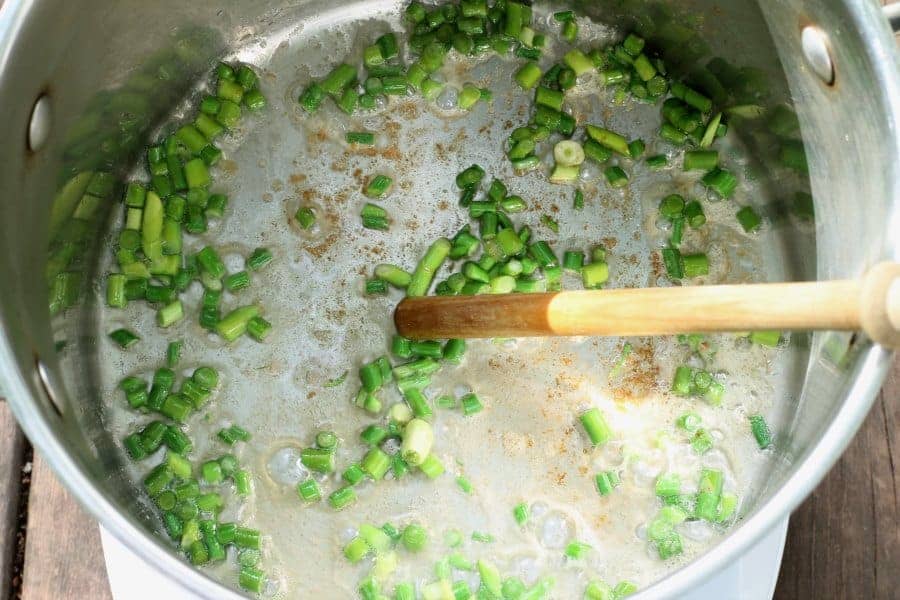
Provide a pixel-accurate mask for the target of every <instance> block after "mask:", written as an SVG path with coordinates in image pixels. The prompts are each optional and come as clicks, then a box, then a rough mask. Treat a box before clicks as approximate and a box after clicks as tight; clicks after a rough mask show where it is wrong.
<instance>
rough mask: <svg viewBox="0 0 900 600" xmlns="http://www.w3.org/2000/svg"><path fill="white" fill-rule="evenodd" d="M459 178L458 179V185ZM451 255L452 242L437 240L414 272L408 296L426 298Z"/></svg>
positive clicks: (407, 289)
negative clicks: (438, 273)
mask: <svg viewBox="0 0 900 600" xmlns="http://www.w3.org/2000/svg"><path fill="white" fill-rule="evenodd" d="M458 180H459V178H457V183H458ZM449 253H450V240H448V239H446V238H440V239H438V240H436V241H435V242H434V243H433V244H432V245H431V246H430V247H429V248H428V250H427V251H426V252H425V256H423V257H422V260H420V261H419V264H418V265H417V266H416V269H415V271H414V272H413V275H412V278H411V280H410V283H409V286H408V287H407V288H406V295H407V296H410V297H415V296H424V295H425V294H427V293H428V288H430V287H431V282H432V280H433V279H434V274H435V272H436V271H437V270H438V269H439V268H440V266H441V265H442V264H443V262H444V260H446V258H447V255H448V254H449Z"/></svg>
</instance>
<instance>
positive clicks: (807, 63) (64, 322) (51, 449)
mask: <svg viewBox="0 0 900 600" xmlns="http://www.w3.org/2000/svg"><path fill="white" fill-rule="evenodd" d="M328 4H329V3H327V2H320V1H318V0H310V1H306V2H297V3H293V4H290V5H281V4H280V3H277V2H275V3H272V4H271V5H266V6H262V5H259V4H258V3H242V2H237V1H231V2H225V3H221V2H219V3H204V2H193V3H184V2H171V1H169V0H163V1H162V2H156V3H146V2H138V1H136V0H123V1H121V2H116V3H113V4H108V3H103V2H93V1H90V2H79V3H65V2H55V1H51V0H41V1H38V2H25V1H19V0H7V1H6V2H5V3H4V4H3V5H2V8H0V98H2V100H3V106H4V108H5V115H4V119H3V122H2V125H0V128H2V131H3V135H2V139H4V140H6V142H5V148H4V152H3V160H2V161H0V192H2V198H3V201H2V202H0V247H2V251H0V278H2V281H4V282H5V285H4V292H3V294H2V296H0V332H2V335H0V379H2V380H3V381H4V383H5V385H6V391H7V394H8V396H9V400H10V402H11V405H12V408H13V410H14V412H15V413H16V415H17V417H18V419H19V421H20V423H21V424H22V426H23V428H24V429H25V432H26V433H27V435H28V437H29V438H30V439H31V441H32V442H33V443H34V444H35V446H36V447H37V448H38V450H39V451H40V452H41V453H42V455H43V456H44V457H45V458H46V459H47V461H48V462H49V463H50V464H51V466H52V467H53V468H54V470H55V471H56V473H57V474H58V475H59V476H60V478H61V479H62V480H63V481H64V482H65V483H66V485H67V486H68V487H69V489H70V490H71V491H72V492H73V493H74V494H75V495H76V497H78V499H79V500H80V501H81V503H82V504H83V505H84V506H85V507H86V508H87V509H88V510H90V511H91V512H92V513H93V514H94V515H95V516H96V517H97V518H98V520H99V521H100V522H101V523H102V524H103V525H104V526H105V527H106V528H107V529H108V530H110V531H111V532H112V533H113V534H114V535H115V536H116V537H118V538H119V539H120V540H121V541H122V542H124V543H125V544H126V545H127V546H128V547H130V548H131V549H132V550H133V551H134V552H135V553H136V554H138V555H139V556H141V557H142V558H143V559H144V560H146V561H147V562H149V563H151V564H154V565H156V566H157V567H158V568H159V569H160V571H161V572H163V573H165V574H166V575H167V576H169V577H172V578H174V579H176V580H179V581H181V582H183V583H184V585H185V586H186V587H188V588H189V589H190V590H192V591H193V592H195V593H197V594H200V595H202V596H205V597H210V598H232V597H237V595H236V594H235V593H234V592H232V591H230V590H227V589H226V588H224V587H222V586H221V585H220V584H218V583H217V582H214V581H213V580H211V579H209V578H208V577H206V576H205V575H203V574H202V573H199V572H197V571H194V570H193V569H191V568H190V567H189V566H187V565H186V564H184V563H183V562H182V561H181V560H180V559H179V558H178V557H176V556H175V555H174V554H173V553H172V551H171V550H170V548H168V547H167V546H166V545H165V544H163V543H161V542H160V541H159V540H158V539H157V538H156V537H155V536H154V532H155V530H156V525H155V524H154V523H153V521H152V519H151V513H150V510H149V509H148V507H147V505H146V504H145V502H144V500H143V497H142V495H141V493H140V491H139V490H137V489H136V488H134V487H133V486H132V485H131V483H130V482H129V479H128V477H127V476H126V475H125V471H124V469H123V466H122V464H121V459H120V456H121V454H120V452H118V451H117V450H115V441H114V440H113V439H111V437H110V435H109V434H108V432H107V431H106V429H105V427H104V411H103V407H102V403H101V402H100V401H99V399H98V392H97V388H96V385H97V384H96V372H95V366H92V365H96V362H92V361H91V360H88V357H90V356H91V355H92V353H94V352H96V344H95V340H94V335H95V330H94V329H92V325H93V324H94V323H93V319H94V316H92V315H93V312H92V309H93V308H94V307H93V306H92V304H91V300H90V299H89V297H88V299H85V300H84V302H82V303H80V304H78V306H75V307H73V308H70V309H69V310H68V311H64V310H61V309H63V308H65V307H66V305H68V304H70V303H72V304H75V303H76V302H75V301H76V300H77V299H72V298H68V299H66V298H56V299H55V300H54V302H55V304H52V305H51V306H52V309H53V312H54V313H55V314H52V315H51V312H48V308H47V306H48V303H47V301H46V298H47V297H48V293H52V282H53V276H55V275H56V274H57V273H58V272H59V271H60V270H61V269H63V268H66V269H68V270H69V271H72V272H76V273H80V276H81V277H82V278H83V281H84V286H85V287H86V288H90V287H91V286H92V285H93V284H94V281H95V279H96V275H97V262H98V261H97V258H96V257H97V247H96V246H97V244H94V243H91V242H92V240H96V239H99V238H100V237H101V236H99V235H94V234H95V233H96V232H99V231H101V230H102V228H103V227H104V223H105V221H106V219H105V216H106V215H107V213H108V210H107V209H108V205H100V206H99V207H97V210H96V211H95V212H96V214H91V215H88V218H86V219H85V223H87V224H88V225H86V226H91V227H93V228H94V229H91V230H89V231H87V232H82V235H81V237H80V239H81V240H82V241H83V242H84V243H80V244H77V245H74V247H73V245H72V244H63V245H62V247H63V248H65V252H60V248H61V246H60V244H59V243H58V242H59V239H58V236H59V235H60V225H61V221H62V219H65V218H66V217H67V216H68V214H69V213H71V210H72V208H73V205H72V203H71V202H69V200H71V199H73V198H74V199H75V200H77V199H78V198H80V196H81V193H82V192H83V191H84V188H85V186H87V185H92V184H91V181H90V180H91V178H92V177H94V175H95V173H96V172H97V171H103V172H110V173H121V172H123V171H124V170H126V169H127V168H128V166H129V165H130V164H131V163H132V162H133V160H134V157H135V155H136V153H137V151H138V149H139V148H140V146H141V144H142V143H143V141H144V140H145V139H146V138H147V135H148V133H149V131H150V130H152V129H153V127H154V126H155V125H156V124H157V122H158V121H159V120H160V119H161V118H162V116H163V113H165V112H167V111H168V109H169V107H170V106H172V105H173V104H174V103H177V101H178V100H179V99H181V98H183V97H185V96H186V95H187V94H188V92H189V90H190V88H191V86H192V84H193V81H195V79H196V77H197V76H198V74H199V73H201V72H202V71H203V70H204V69H205V68H206V67H207V66H208V64H209V63H210V61H211V60H213V59H214V58H215V57H216V56H219V55H221V54H222V53H225V52H227V51H228V50H229V48H231V47H232V45H233V44H240V43H245V42H246V40H248V39H252V38H255V37H266V36H267V35H268V33H269V32H270V31H273V30H275V29H276V28H277V26H282V25H284V24H285V23H290V22H298V23H299V22H302V21H304V20H305V19H309V18H311V17H313V16H316V17H317V18H328V16H329V15H332V16H333V15H335V14H337V13H340V14H341V15H343V18H346V16H347V15H365V14H368V13H369V12H370V11H373V10H375V8H374V7H375V4H374V3H362V2H360V3H357V4H345V5H340V6H334V5H331V6H329V5H328ZM387 4H393V3H378V5H377V6H378V8H379V9H383V8H384V7H385V6H383V5H387ZM575 4H576V5H577V7H578V8H579V9H581V10H583V11H585V12H587V13H589V14H592V15H594V16H596V17H597V18H598V19H608V20H610V21H611V22H617V23H621V22H627V23H630V24H632V25H634V26H636V27H638V28H639V29H642V30H643V31H644V32H646V34H647V35H649V36H650V37H653V35H654V34H656V35H658V36H662V37H663V38H664V37H665V35H664V34H665V33H666V32H664V31H663V28H662V27H657V25H658V24H659V21H658V18H659V17H661V16H662V15H668V17H667V22H668V23H670V24H671V23H680V22H683V21H680V20H679V16H680V15H685V14H689V15H693V18H691V19H690V20H689V21H686V22H689V23H691V24H692V26H691V27H690V28H688V27H685V26H683V25H682V26H680V29H678V31H679V32H684V31H685V30H687V32H688V34H691V36H690V39H691V40H693V41H694V42H696V43H697V44H698V45H695V46H691V44H683V47H681V48H680V49H679V50H680V57H679V58H680V59H681V61H682V65H683V66H684V67H685V68H689V67H690V66H691V64H692V61H693V60H694V59H695V58H699V57H700V56H703V55H704V54H705V47H706V48H712V49H714V51H715V52H716V53H717V54H720V55H722V56H725V57H726V58H729V59H732V60H735V61H737V62H738V63H739V64H755V65H758V66H764V67H766V68H769V69H771V68H772V67H775V66H777V65H778V64H779V61H780V65H781V67H783V71H784V77H785V79H786V82H787V84H788V85H789V92H790V96H791V97H792V98H793V100H794V102H795V106H796V110H797V113H798V115H799V119H800V124H801V128H802V134H803V138H804V143H805V146H806V152H807V156H808V161H809V169H810V174H811V187H812V192H813V195H814V197H815V209H816V229H815V231H816V239H815V251H814V255H815V260H814V261H813V260H812V258H811V257H812V256H813V250H812V244H811V243H810V241H809V240H798V241H797V242H796V244H795V246H793V252H794V253H795V258H796V260H795V263H796V264H795V265H793V266H792V268H791V269H788V271H789V272H790V273H792V274H793V275H794V276H795V277H797V278H816V277H818V278H820V279H826V278H838V277H848V276H854V275H858V274H860V273H861V272H862V271H864V270H865V268H866V267H867V266H869V265H872V264H874V263H876V262H878V261H880V260H886V259H890V260H895V261H896V260H900V239H898V237H897V232H898V231H900V200H898V199H900V167H898V164H900V137H898V135H897V130H898V125H900V72H898V65H900V60H898V54H897V50H896V47H895V45H894V40H893V37H892V35H891V32H890V30H889V28H888V26H887V24H886V22H885V19H884V17H883V15H882V14H881V12H880V10H879V8H878V7H877V6H876V5H875V3H873V2H855V1H852V0H846V1H838V0H832V1H824V0H821V1H820V0H784V1H782V2H765V3H761V5H760V6H756V5H753V4H750V3H745V2H731V3H722V4H720V3H712V2H705V1H701V0H697V1H694V2H690V3H684V2H679V3H671V6H666V5H661V4H659V3H656V2H643V1H641V0H633V1H629V2H624V3H623V2H602V1H599V2H576V3H575ZM673 27H674V26H673ZM692 30H695V31H694V33H693V34H692V33H691V32H692ZM668 32H669V33H670V34H671V33H672V30H671V27H670V29H669V30H668ZM672 39H674V38H672ZM670 41H671V40H670ZM704 45H706V46H705V47H704ZM676 49H677V48H675V47H674V45H673V48H671V50H673V51H674V50H676ZM693 50H697V55H696V56H695V55H694V54H693ZM779 81H782V83H783V80H779ZM779 85H781V84H779V83H778V82H776V83H775V87H776V88H777V87H779ZM150 89H152V90H153V94H152V95H147V94H146V92H147V91H149V90H150ZM787 93H788V89H787V88H785V89H781V90H779V89H776V90H774V91H773V96H775V97H779V96H780V95H784V96H787ZM148 98H149V102H148ZM123 111H124V112H127V113H128V114H129V115H130V116H131V118H130V119H128V120H127V122H125V121H123V120H121V119H112V118H109V116H110V115H117V116H121V115H122V114H123ZM110 124H112V126H110ZM85 173H86V175H85ZM101 179H102V178H101ZM94 185H97V186H98V187H100V188H102V186H103V181H95V182H94ZM79 186H80V187H79ZM101 192H102V190H101ZM101 192H98V197H102V196H103V193H101ZM48 215H49V218H48ZM85 240H86V242H85ZM48 247H50V248H51V253H50V255H49V258H48V253H47V248H48ZM813 263H814V264H813ZM60 264H62V266H60ZM46 274H49V275H50V277H45V276H44V275H46ZM88 296H90V295H88ZM63 339H65V340H67V343H68V344H69V345H70V348H71V347H72V346H74V347H75V348H76V349H77V352H74V353H70V354H74V356H73V357H70V358H68V359H67V360H65V361H61V360H59V359H58V358H57V350H58V348H57V346H56V343H57V342H59V341H60V340H63ZM799 339H800V340H801V343H803V342H802V340H804V339H805V338H803V337H801V338H799ZM807 341H808V349H807V351H808V352H807V354H808V360H806V363H805V365H804V367H805V368H804V369H802V370H801V372H800V373H799V374H798V377H797V380H796V381H795V382H794V384H795V385H794V389H795V391H796V393H795V394H793V395H792V396H793V397H792V401H791V403H790V406H785V407H784V410H786V411H790V415H791V416H790V420H789V422H790V427H789V434H788V436H787V438H788V439H789V442H788V443H786V444H785V445H783V447H781V449H780V451H781V453H782V455H781V458H782V459H783V460H782V461H780V462H779V463H778V466H777V468H776V469H775V470H774V471H773V472H772V474H771V476H770V477H769V479H768V481H767V482H766V484H765V486H764V487H763V489H761V490H759V491H758V494H757V496H756V497H755V498H753V499H751V501H750V502H749V504H748V505H747V506H746V507H745V514H744V516H743V519H742V521H741V522H740V523H739V524H738V525H737V526H735V528H734V529H733V530H732V531H731V533H730V534H729V535H728V536H727V537H726V538H725V539H723V540H722V541H721V542H720V543H719V544H717V545H716V546H715V547H713V548H712V549H711V550H710V551H708V552H707V553H706V554H704V555H703V556H702V557H700V558H699V559H697V560H696V561H694V562H693V563H691V564H690V565H689V566H687V567H685V568H683V569H681V570H679V571H677V572H675V573H673V574H671V575H670V576H669V577H667V578H666V579H665V580H663V581H660V582H658V583H656V584H655V585H653V586H652V587H651V588H649V589H647V590H646V591H645V592H644V593H643V594H642V596H641V597H648V598H649V597H663V596H669V597H672V596H677V595H679V594H680V593H681V592H682V591H684V590H686V589H688V588H690V587H692V586H694V585H696V584H697V583H698V582H700V581H701V580H703V579H704V578H706V577H708V576H709V575H710V574H711V573H713V572H715V571H717V570H718V569H720V568H722V566H723V565H726V564H728V563H730V562H732V561H733V560H735V558H736V557H737V556H738V555H740V553H741V552H742V551H743V550H744V549H746V548H747V547H748V546H749V545H751V544H752V543H753V542H754V541H755V540H756V539H758V538H759V537H760V536H761V535H762V534H763V533H764V532H766V531H767V530H768V529H769V528H770V527H771V526H772V525H773V524H774V523H775V522H777V521H778V520H780V519H782V518H783V517H784V515H786V514H787V513H788V512H790V511H791V510H792V509H793V508H794V507H796V506H797V504H798V503H799V502H800V501H801V500H802V499H803V498H804V497H805V496H806V495H807V494H808V493H809V492H810V491H811V490H812V488H813V487H814V486H815V485H816V484H817V483H818V482H819V480H820V479H821V478H822V477H823V476H824V474H825V473H826V471H827V470H828V469H829V467H830V466H831V465H832V464H833V463H834V461H835V460H836V459H837V457H838V455H839V454H840V452H841V451H842V450H843V449H844V447H845V446H846V445H847V443H848V442H849V440H850V438H851V436H852V435H853V433H854V432H855V431H856V429H857V428H858V427H859V425H860V423H861V422H862V419H863V418H864V416H865V414H866V412H867V411H868V409H869V406H870V405H871V403H872V400H873V398H874V395H875V393H876V391H877V390H878V388H879V386H880V383H881V381H882V378H883V376H884V374H885V372H886V370H887V368H888V366H889V364H890V360H891V355H890V354H889V353H888V352H887V351H886V350H884V349H882V348H880V347H878V346H875V345H873V344H871V343H870V342H869V341H867V340H865V339H862V338H860V337H856V336H846V335H836V334H822V335H818V334H817V335H815V336H812V337H811V338H809V339H808V340H807ZM94 358H96V357H94Z"/></svg>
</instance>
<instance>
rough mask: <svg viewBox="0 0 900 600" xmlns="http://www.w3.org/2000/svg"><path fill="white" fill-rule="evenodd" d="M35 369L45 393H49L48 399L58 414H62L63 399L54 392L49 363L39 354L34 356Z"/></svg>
mask: <svg viewBox="0 0 900 600" xmlns="http://www.w3.org/2000/svg"><path fill="white" fill-rule="evenodd" d="M34 369H35V371H36V372H37V376H38V382H39V383H40V385H41V388H43V390H44V393H45V394H46V395H47V399H48V400H49V401H50V406H52V407H53V410H55V411H56V414H58V415H60V416H62V413H63V407H62V400H61V399H60V398H58V397H57V395H56V394H55V393H54V392H53V384H52V383H51V375H50V370H49V369H48V368H47V365H45V364H44V361H42V360H41V359H40V357H39V356H37V355H35V357H34Z"/></svg>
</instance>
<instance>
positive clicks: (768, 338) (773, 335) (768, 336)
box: [750, 331, 781, 348]
mask: <svg viewBox="0 0 900 600" xmlns="http://www.w3.org/2000/svg"><path fill="white" fill-rule="evenodd" d="M750 341H751V342H752V343H754V344H759V345H761V346H768V347H770V348H774V347H775V346H777V345H778V343H779V342H780V341H781V332H780V331H752V332H750Z"/></svg>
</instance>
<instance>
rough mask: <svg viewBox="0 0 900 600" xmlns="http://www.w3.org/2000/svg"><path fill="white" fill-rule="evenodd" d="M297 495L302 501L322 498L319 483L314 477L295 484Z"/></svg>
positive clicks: (313, 500) (314, 500)
mask: <svg viewBox="0 0 900 600" xmlns="http://www.w3.org/2000/svg"><path fill="white" fill-rule="evenodd" d="M297 495H298V496H300V499H301V500H303V501H304V502H316V501H318V500H320V499H321V498H322V492H321V491H320V490H319V484H318V483H316V480H315V479H307V480H305V481H301V482H300V483H298V484H297Z"/></svg>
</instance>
